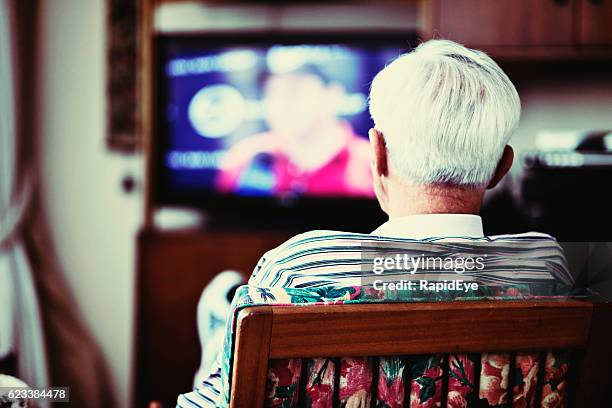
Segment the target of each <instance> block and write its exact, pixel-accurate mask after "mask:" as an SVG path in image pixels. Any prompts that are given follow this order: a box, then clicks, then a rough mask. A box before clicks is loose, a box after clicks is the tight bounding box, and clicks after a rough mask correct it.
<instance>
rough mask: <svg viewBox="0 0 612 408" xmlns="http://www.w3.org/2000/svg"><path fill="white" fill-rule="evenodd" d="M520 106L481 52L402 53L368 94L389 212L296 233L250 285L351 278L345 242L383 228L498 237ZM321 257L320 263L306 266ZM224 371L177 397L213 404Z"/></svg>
mask: <svg viewBox="0 0 612 408" xmlns="http://www.w3.org/2000/svg"><path fill="white" fill-rule="evenodd" d="M520 110H521V107H520V100H519V96H518V94H517V92H516V89H515V88H514V86H513V84H512V82H510V79H509V78H508V77H507V76H506V74H505V73H504V72H503V71H502V70H501V69H500V67H499V66H498V65H497V64H496V63H495V62H494V61H493V60H492V59H491V58H489V57H488V56H487V55H486V54H485V53H483V52H480V51H476V50H472V49H468V48H466V47H464V46H462V45H460V44H457V43H454V42H451V41H445V40H433V41H428V42H425V43H423V44H421V45H420V46H418V47H417V48H416V49H415V50H414V51H412V52H410V53H407V54H405V55H402V56H400V57H399V58H397V59H396V60H394V61H393V62H392V63H390V64H389V65H388V66H387V67H385V68H384V69H383V70H382V71H381V72H379V73H378V75H376V77H375V78H374V80H373V82H372V88H371V93H370V113H371V115H372V119H373V121H374V128H372V129H371V130H370V132H369V137H370V145H371V149H372V178H373V184H374V190H375V193H376V197H377V199H378V201H379V203H380V206H381V207H382V209H383V210H384V211H385V213H386V214H387V215H388V216H389V221H387V222H386V223H384V224H383V225H381V226H380V227H379V228H378V229H376V230H375V231H374V232H373V233H372V234H370V235H368V234H356V233H346V232H337V231H312V232H308V233H305V234H301V235H298V236H296V237H294V238H292V239H291V240H289V241H288V243H285V244H283V245H281V246H280V247H278V248H276V249H273V250H271V251H270V252H268V253H267V254H265V255H264V257H263V258H262V260H261V261H260V262H259V264H258V265H257V267H256V269H255V271H254V273H253V275H252V277H251V279H250V280H249V284H250V285H254V286H259V287H301V288H304V287H309V285H310V286H320V285H322V284H341V283H346V282H347V281H348V280H350V279H354V277H355V274H354V271H353V270H352V269H354V268H355V267H354V266H352V265H347V264H346V263H342V262H341V260H340V261H339V260H338V257H335V256H334V252H333V251H334V246H335V245H336V246H337V244H338V242H341V243H342V245H341V246H342V251H343V254H346V251H347V250H350V248H351V247H354V248H355V251H358V250H359V249H360V248H361V247H362V246H363V245H364V244H366V245H367V244H368V243H370V242H376V240H377V239H379V237H387V238H388V237H393V238H396V239H404V238H405V239H411V240H415V239H416V240H421V239H427V240H429V241H431V240H433V239H439V238H469V239H472V240H478V239H481V240H495V239H497V238H490V237H485V236H484V233H483V228H482V221H481V219H480V217H479V216H478V213H479V211H480V207H481V204H482V201H483V196H484V193H485V191H486V190H487V189H488V188H492V187H494V186H495V185H496V184H497V183H498V182H499V181H500V180H501V179H502V177H504V175H505V174H506V173H507V172H508V170H509V169H510V166H511V165H512V160H513V151H512V148H511V147H510V146H509V145H508V144H507V143H508V140H509V139H510V136H511V135H512V132H513V130H514V129H515V127H516V126H517V124H518V121H519V117H520ZM355 216H358V215H357V214H356V215H355ZM522 236H530V235H527V234H523V235H522ZM534 236H536V237H540V238H545V236H544V235H543V234H535V235H534ZM505 237H507V236H505ZM281 259H282V260H283V263H282V265H279V260H281ZM315 261H316V264H317V267H316V268H313V267H310V268H309V267H306V266H307V265H312V264H314V263H315ZM351 268H352V269H351ZM295 271H299V273H297V272H295ZM219 378H220V376H219V370H218V368H216V367H213V370H212V374H211V375H210V377H208V379H206V380H204V381H203V382H201V383H199V384H198V390H197V391H196V392H193V393H190V394H185V395H182V396H180V397H179V406H185V407H187V406H190V407H191V406H206V405H209V404H210V405H214V404H216V398H218V395H219V391H218V389H219V387H220V384H219Z"/></svg>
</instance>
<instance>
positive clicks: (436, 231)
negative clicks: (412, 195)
mask: <svg viewBox="0 0 612 408" xmlns="http://www.w3.org/2000/svg"><path fill="white" fill-rule="evenodd" d="M372 235H379V236H385V237H393V238H412V239H424V238H459V237H461V238H482V237H484V233H483V230H482V219H481V218H480V216H478V215H473V214H419V215H408V216H405V217H399V218H394V219H391V220H389V221H387V222H385V223H384V224H382V225H381V226H380V227H378V228H377V229H376V230H374V232H372Z"/></svg>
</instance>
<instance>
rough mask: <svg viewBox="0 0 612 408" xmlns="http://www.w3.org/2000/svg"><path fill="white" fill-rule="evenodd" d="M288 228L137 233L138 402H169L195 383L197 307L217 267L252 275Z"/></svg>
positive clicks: (164, 403) (285, 235) (279, 241)
mask: <svg viewBox="0 0 612 408" xmlns="http://www.w3.org/2000/svg"><path fill="white" fill-rule="evenodd" d="M287 238H288V235H287V233H285V234H281V233H271V232H268V233H265V232H262V233H259V234H253V233H244V232H231V231H228V232H206V233H205V232H202V231H163V232H162V231H156V230H143V231H142V232H141V233H140V235H139V237H138V242H137V245H138V248H137V250H138V282H137V290H138V292H137V303H136V304H137V310H136V321H137V326H136V372H135V378H136V384H135V386H136V404H135V405H136V406H137V407H144V406H146V405H147V403H148V402H149V401H152V400H157V401H160V402H162V403H163V405H164V406H166V407H173V406H174V405H175V404H176V398H177V396H178V394H180V393H183V392H187V391H190V390H191V389H192V382H193V376H194V374H195V370H196V369H197V367H198V365H199V362H200V345H199V342H198V333H197V327H196V308H197V303H198V300H199V298H200V294H201V293H202V290H203V289H204V287H205V286H206V284H207V283H208V282H209V281H210V280H211V279H212V278H213V277H214V276H215V275H216V274H218V273H219V272H221V271H223V270H227V269H234V270H237V271H240V272H242V273H244V274H245V277H248V276H249V275H250V274H251V272H252V271H253V268H254V267H255V265H256V263H257V261H258V260H259V258H260V257H261V256H262V255H263V254H264V253H265V252H266V251H268V250H269V249H272V248H274V247H275V246H277V245H279V244H280V243H282V242H283V241H285V240H286V239H287Z"/></svg>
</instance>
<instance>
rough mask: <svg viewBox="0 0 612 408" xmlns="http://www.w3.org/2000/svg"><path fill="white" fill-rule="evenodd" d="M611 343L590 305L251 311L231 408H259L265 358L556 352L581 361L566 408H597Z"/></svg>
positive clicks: (611, 321) (603, 309)
mask: <svg viewBox="0 0 612 408" xmlns="http://www.w3.org/2000/svg"><path fill="white" fill-rule="evenodd" d="M431 322H435V324H432V323H431ZM355 333H359V335H358V336H356V335H355ZM611 344H612V309H611V308H610V305H609V304H605V303H597V304H594V303H592V302H590V301H537V302H535V301H533V302H532V301H521V302H516V301H497V302H490V301H478V302H451V303H449V302H440V303H401V304H397V303H396V304H354V305H329V306H320V305H319V306H317V305H313V306H292V307H282V306H260V307H251V308H247V309H244V310H242V311H241V312H240V314H239V316H238V324H237V334H236V345H235V347H236V348H235V354H234V363H233V375H232V384H233V385H232V392H231V406H232V407H233V408H241V407H253V406H262V404H263V401H264V392H265V385H266V377H267V366H268V360H269V359H278V358H304V357H321V356H328V357H333V356H338V357H339V356H384V355H409V354H422V353H450V352H455V353H456V352H466V353H470V352H493V351H507V350H513V351H521V350H547V349H562V350H576V351H578V353H579V354H580V355H581V356H582V358H581V360H582V367H580V368H579V371H580V372H579V373H578V375H577V376H575V377H574V378H578V380H577V381H576V382H577V383H576V384H575V385H576V388H575V390H574V393H573V395H574V398H575V403H573V406H575V407H603V406H609V402H610V398H609V397H607V395H606V393H607V387H608V386H609V383H610V376H611V374H612V373H611V371H610V363H611V357H612V347H611Z"/></svg>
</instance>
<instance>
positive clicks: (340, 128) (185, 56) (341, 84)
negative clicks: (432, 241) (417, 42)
mask: <svg viewBox="0 0 612 408" xmlns="http://www.w3.org/2000/svg"><path fill="white" fill-rule="evenodd" d="M336 40H337V39H334V38H329V39H328V40H327V41H303V38H302V40H300V41H298V40H296V39H293V40H291V41H284V42H277V43H275V42H265V41H262V40H259V41H255V40H251V41H245V40H240V41H237V40H236V41H231V40H228V39H225V40H224V41H219V40H217V41H215V40H211V39H210V38H202V39H193V38H191V39H190V40H185V39H182V38H180V37H178V38H172V37H171V38H164V39H163V41H161V42H160V44H161V47H159V48H158V53H159V72H158V80H159V82H158V85H159V89H158V92H159V99H160V105H158V108H159V116H160V121H159V122H158V127H159V128H158V129H157V133H158V146H157V148H158V149H159V154H158V157H159V161H160V163H158V167H157V169H158V172H159V173H158V177H157V183H156V188H157V189H158V192H160V193H161V195H162V196H163V197H165V199H166V201H172V197H180V196H185V195H191V196H194V195H201V194H211V193H212V194H216V195H217V194H218V195H230V196H244V197H262V196H263V197H277V198H279V199H284V198H301V197H308V198H322V197H326V198H346V197H351V198H355V197H359V198H370V197H373V191H372V183H371V173H370V162H371V158H370V149H369V142H368V137H367V133H368V130H369V128H370V127H371V126H372V121H371V119H370V115H369V112H368V106H367V98H368V92H369V87H370V84H371V81H372V79H373V77H374V75H375V74H376V73H377V72H378V71H379V70H380V69H381V68H383V67H384V66H385V64H386V63H388V62H390V61H391V60H392V59H393V58H395V57H397V56H398V55H399V54H400V53H402V52H405V51H407V50H408V48H409V45H408V44H409V41H408V40H404V41H394V42H391V41H372V40H369V41H358V39H356V38H353V39H352V40H349V41H336ZM163 197H162V201H164V199H163Z"/></svg>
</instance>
